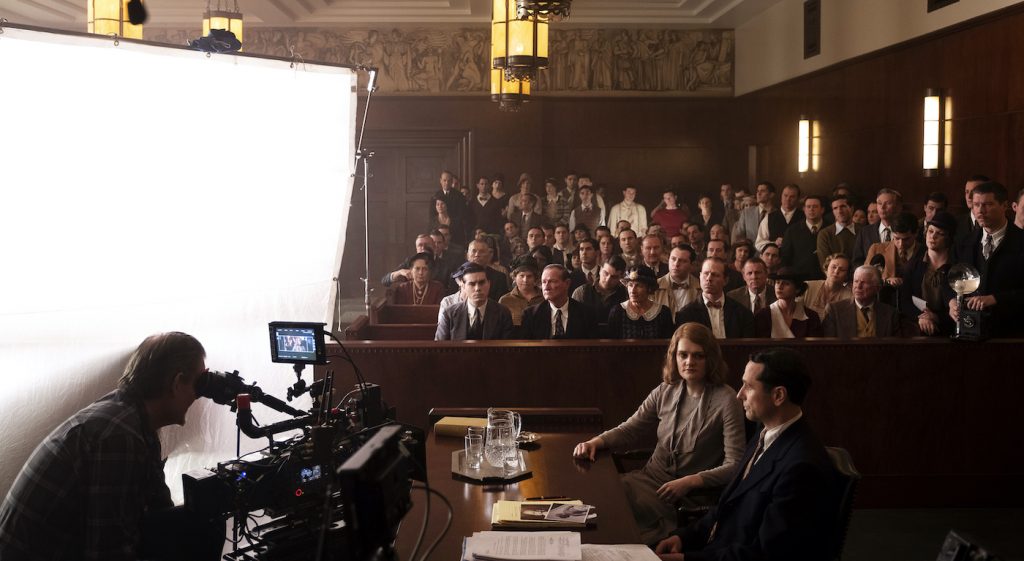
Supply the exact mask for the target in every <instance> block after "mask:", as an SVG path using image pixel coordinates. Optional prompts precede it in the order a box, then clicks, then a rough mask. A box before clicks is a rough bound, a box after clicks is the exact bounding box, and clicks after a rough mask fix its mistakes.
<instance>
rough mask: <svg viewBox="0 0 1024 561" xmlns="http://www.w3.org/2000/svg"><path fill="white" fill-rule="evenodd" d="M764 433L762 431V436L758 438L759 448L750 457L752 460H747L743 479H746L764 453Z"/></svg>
mask: <svg viewBox="0 0 1024 561" xmlns="http://www.w3.org/2000/svg"><path fill="white" fill-rule="evenodd" d="M764 433H765V431H761V437H760V438H758V439H757V448H756V449H754V455H753V456H751V457H750V461H749V462H747V467H746V468H745V469H744V470H743V479H746V478H747V476H748V475H750V469H751V468H753V467H754V463H755V462H757V459H758V458H760V457H761V454H763V453H764Z"/></svg>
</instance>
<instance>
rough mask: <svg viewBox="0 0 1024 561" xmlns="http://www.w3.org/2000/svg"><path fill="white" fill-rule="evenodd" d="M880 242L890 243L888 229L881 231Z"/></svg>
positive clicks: (890, 237) (890, 238)
mask: <svg viewBox="0 0 1024 561" xmlns="http://www.w3.org/2000/svg"><path fill="white" fill-rule="evenodd" d="M882 241H883V242H889V241H892V236H891V235H890V234H889V229H888V228H886V229H884V230H882Z"/></svg>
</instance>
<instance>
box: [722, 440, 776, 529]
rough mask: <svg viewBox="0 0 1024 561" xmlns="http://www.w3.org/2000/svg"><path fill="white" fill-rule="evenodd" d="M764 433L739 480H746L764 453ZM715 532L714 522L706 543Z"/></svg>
mask: <svg viewBox="0 0 1024 561" xmlns="http://www.w3.org/2000/svg"><path fill="white" fill-rule="evenodd" d="M764 433H765V431H763V430H762V431H761V436H760V437H758V439H757V448H755V449H754V455H753V456H751V457H750V461H749V462H747V465H746V467H744V468H743V477H742V478H741V479H746V478H747V476H748V475H750V470H751V468H753V467H754V462H756V461H757V459H758V458H760V457H761V454H763V453H764ZM717 531H718V522H717V521H716V522H715V523H714V525H713V526H711V532H710V533H708V543H711V541H712V540H714V539H715V533H716V532H717Z"/></svg>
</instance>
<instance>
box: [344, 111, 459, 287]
mask: <svg viewBox="0 0 1024 561" xmlns="http://www.w3.org/2000/svg"><path fill="white" fill-rule="evenodd" d="M471 144H472V142H471V138H470V133H469V131H467V130H457V129H435V130H421V129H405V130H390V131H374V130H368V131H367V132H366V134H365V137H364V140H363V146H364V148H365V149H366V150H369V151H372V152H373V153H374V156H373V157H372V158H371V159H370V173H371V175H372V177H370V181H369V192H370V204H369V221H370V231H369V235H370V248H371V250H370V279H371V285H373V286H376V285H377V281H378V280H379V279H380V278H381V277H382V276H383V275H384V273H385V272H387V271H391V270H394V267H395V266H397V265H398V264H399V263H401V262H402V261H403V260H404V259H405V258H406V257H408V256H409V255H411V254H412V253H413V251H414V246H413V244H414V241H415V238H416V235H417V234H420V233H426V232H429V227H428V226H429V219H428V216H427V209H428V208H429V206H430V199H431V197H432V196H433V194H434V193H435V192H436V191H437V190H438V189H439V183H438V177H439V176H440V172H441V170H444V169H448V170H451V171H452V172H453V173H456V174H459V175H465V173H466V171H465V170H468V169H469V164H468V162H469V160H470V158H471V154H472V148H471ZM357 172H358V173H360V174H361V173H362V168H360V169H359V170H357ZM356 187H357V189H361V188H362V180H361V179H360V180H359V181H357V183H356ZM364 224H365V220H364V218H363V194H362V192H361V191H357V192H355V193H353V197H352V209H351V214H350V219H349V224H348V236H347V238H346V241H345V255H344V257H343V258H342V265H341V273H340V277H339V278H341V280H342V294H343V295H344V296H347V297H354V296H358V295H362V292H363V287H362V283H361V282H360V281H359V279H360V277H362V276H363V274H364V270H365V269H364V265H363V261H364V256H363V243H364V240H365V238H366V235H365V232H364V230H363V228H364V226H363V225H364ZM380 294H383V292H380Z"/></svg>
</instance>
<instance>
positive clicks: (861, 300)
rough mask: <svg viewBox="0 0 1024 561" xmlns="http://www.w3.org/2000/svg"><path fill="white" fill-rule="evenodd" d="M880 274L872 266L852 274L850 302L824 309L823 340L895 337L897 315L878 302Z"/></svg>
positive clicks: (844, 301) (835, 304)
mask: <svg viewBox="0 0 1024 561" xmlns="http://www.w3.org/2000/svg"><path fill="white" fill-rule="evenodd" d="M881 287H882V273H881V272H879V270H878V268H876V267H873V266H871V265H861V266H860V267H857V270H855V271H854V272H853V299H852V300H840V301H838V302H832V303H831V304H829V305H827V306H825V320H824V321H823V322H822V329H823V330H824V331H825V337H838V338H840V339H853V338H857V337H898V336H899V335H900V333H901V328H900V314H899V312H897V311H896V308H894V307H892V306H890V305H888V304H886V303H884V302H880V301H879V300H878V293H879V291H880V290H881Z"/></svg>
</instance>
